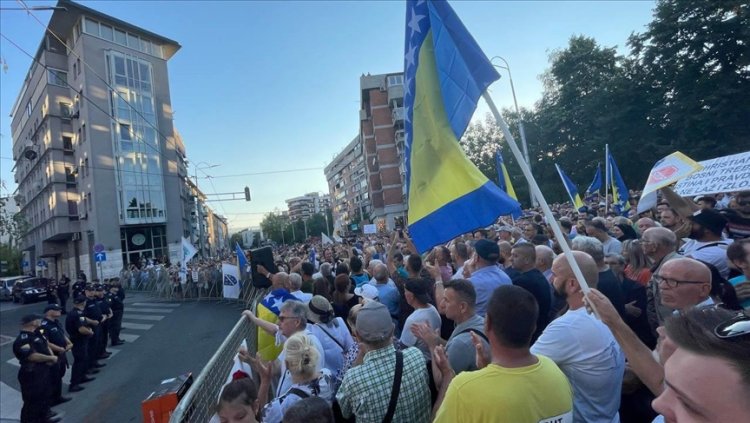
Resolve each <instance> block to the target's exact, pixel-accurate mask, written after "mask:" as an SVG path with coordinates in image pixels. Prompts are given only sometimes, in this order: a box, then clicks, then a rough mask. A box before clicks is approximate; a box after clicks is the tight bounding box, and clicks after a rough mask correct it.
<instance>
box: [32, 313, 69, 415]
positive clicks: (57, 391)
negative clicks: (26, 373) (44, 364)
mask: <svg viewBox="0 0 750 423" xmlns="http://www.w3.org/2000/svg"><path fill="white" fill-rule="evenodd" d="M39 334H40V335H42V336H44V337H45V339H47V342H49V343H50V344H55V345H57V346H58V347H60V348H65V347H66V346H67V345H68V343H67V342H66V340H65V330H63V327H62V324H61V323H60V321H58V320H50V319H47V318H46V317H45V318H44V319H42V324H41V326H39ZM55 355H57V365H55V366H52V367H50V379H51V380H52V383H51V385H52V396H51V399H52V402H53V403H54V402H56V401H58V400H60V398H61V397H62V378H63V376H65V369H67V367H68V354H67V353H65V352H62V353H59V354H55Z"/></svg>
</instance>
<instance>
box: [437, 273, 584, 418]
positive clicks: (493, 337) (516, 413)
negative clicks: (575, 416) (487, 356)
mask: <svg viewBox="0 0 750 423" xmlns="http://www.w3.org/2000/svg"><path fill="white" fill-rule="evenodd" d="M538 313H539V310H538V307H537V305H536V301H535V299H534V297H533V296H532V295H531V294H530V293H529V292H528V291H526V290H524V289H522V288H520V287H516V286H512V285H506V286H501V287H499V288H497V289H496V290H495V291H494V292H493V293H492V297H491V299H490V300H489V303H488V305H487V317H486V319H485V324H484V325H485V333H486V334H487V337H488V338H489V345H490V349H491V357H492V361H491V362H490V363H487V362H486V361H485V360H481V359H477V363H476V365H477V367H478V368H480V370H478V371H474V372H463V373H461V374H459V375H456V376H454V372H453V369H452V368H451V366H450V363H449V360H448V358H447V357H446V354H445V350H444V349H443V347H440V346H439V347H437V348H436V350H435V361H436V362H437V363H438V367H439V369H440V371H439V372H437V373H436V375H435V380H436V382H437V383H438V384H439V386H440V394H439V396H438V401H437V402H436V404H435V409H436V412H435V420H434V421H435V422H440V423H442V422H449V423H452V422H460V421H467V422H469V421H470V422H480V423H481V422H487V423H490V422H492V423H495V422H497V423H502V422H508V423H516V422H553V421H554V422H571V421H574V420H572V398H573V394H572V392H571V387H570V384H569V383H568V380H567V379H566V377H565V375H564V374H563V372H562V371H560V369H559V368H558V366H557V365H555V363H554V362H553V361H552V360H550V359H549V358H547V357H545V356H543V355H537V354H532V353H531V352H530V350H529V344H530V342H531V337H532V335H533V333H534V329H535V326H536V321H537V314H538ZM473 338H474V341H475V345H477V354H476V356H477V357H479V358H481V357H483V354H482V353H481V350H482V349H483V348H484V345H483V344H482V343H480V341H479V339H478V338H479V337H478V336H477V335H473ZM480 361H481V362H480ZM576 421H577V420H576Z"/></svg>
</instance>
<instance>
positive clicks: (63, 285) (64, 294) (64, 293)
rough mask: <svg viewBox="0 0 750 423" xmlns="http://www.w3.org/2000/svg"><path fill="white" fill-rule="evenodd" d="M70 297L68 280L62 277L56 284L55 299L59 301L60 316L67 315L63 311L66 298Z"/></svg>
mask: <svg viewBox="0 0 750 423" xmlns="http://www.w3.org/2000/svg"><path fill="white" fill-rule="evenodd" d="M69 297H70V278H68V277H67V276H65V275H63V277H62V278H60V282H58V283H57V298H58V299H59V300H60V303H59V304H60V307H62V311H61V313H62V314H65V313H67V311H66V310H65V308H66V305H67V302H68V298H69Z"/></svg>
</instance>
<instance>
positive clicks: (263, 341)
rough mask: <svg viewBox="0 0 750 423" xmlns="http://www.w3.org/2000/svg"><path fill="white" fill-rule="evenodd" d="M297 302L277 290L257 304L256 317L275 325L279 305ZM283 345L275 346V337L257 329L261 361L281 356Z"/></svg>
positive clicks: (286, 292)
mask: <svg viewBox="0 0 750 423" xmlns="http://www.w3.org/2000/svg"><path fill="white" fill-rule="evenodd" d="M289 300H292V301H298V300H297V297H295V296H294V295H292V294H290V293H289V291H287V290H286V289H277V290H274V291H271V292H270V293H269V294H268V295H266V296H265V298H263V300H262V301H261V302H259V303H258V307H257V309H258V311H257V316H258V318H260V319H263V320H265V321H266V322H271V323H274V324H277V323H278V321H279V314H280V313H281V312H280V310H279V309H280V308H281V305H282V304H284V301H289ZM283 347H284V346H283V345H276V337H275V336H274V335H269V334H268V333H266V331H264V330H262V329H258V352H259V353H260V356H261V357H262V358H263V360H266V361H271V360H274V359H276V357H278V356H279V354H281V350H282V349H283Z"/></svg>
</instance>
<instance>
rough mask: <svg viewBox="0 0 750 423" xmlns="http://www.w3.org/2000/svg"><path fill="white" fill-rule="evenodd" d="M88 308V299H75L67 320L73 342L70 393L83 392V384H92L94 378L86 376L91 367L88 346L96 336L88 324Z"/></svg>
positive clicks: (66, 326)
mask: <svg viewBox="0 0 750 423" xmlns="http://www.w3.org/2000/svg"><path fill="white" fill-rule="evenodd" d="M85 308H86V297H84V296H82V295H81V296H78V297H75V298H73V308H71V309H70V313H68V317H66V318H65V330H66V331H67V332H68V335H69V336H70V339H71V340H72V341H73V349H72V350H73V369H72V370H71V375H70V387H69V388H68V391H69V392H78V391H82V390H83V386H81V384H82V383H86V382H91V381H92V380H94V378H93V377H88V376H86V370H87V369H88V367H89V361H88V346H89V340H90V339H91V338H92V337H93V336H94V330H93V329H91V328H90V327H89V326H88V324H87V323H86V317H84V315H83V310H84V309H85Z"/></svg>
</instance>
